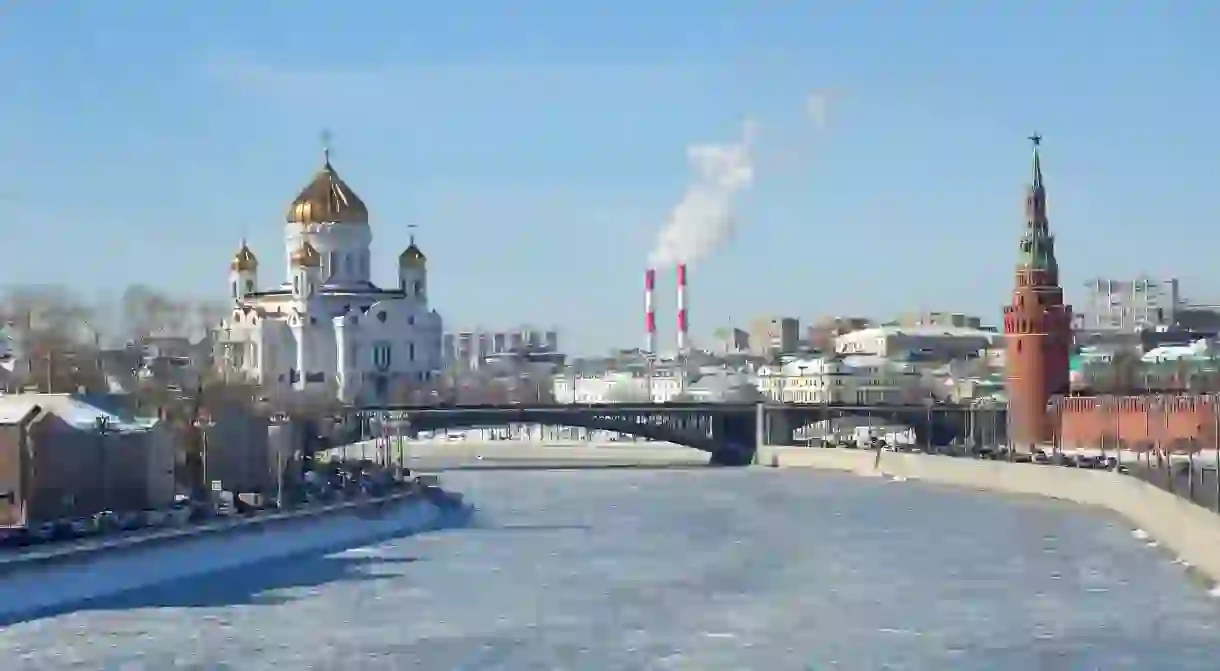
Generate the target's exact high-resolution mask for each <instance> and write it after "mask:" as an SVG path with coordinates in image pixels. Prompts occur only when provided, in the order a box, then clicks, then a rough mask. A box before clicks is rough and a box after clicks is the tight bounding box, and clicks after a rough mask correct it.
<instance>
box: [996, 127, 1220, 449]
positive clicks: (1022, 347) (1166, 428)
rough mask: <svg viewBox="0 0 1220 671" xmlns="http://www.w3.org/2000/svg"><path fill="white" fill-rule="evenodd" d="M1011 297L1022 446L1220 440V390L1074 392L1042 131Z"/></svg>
mask: <svg viewBox="0 0 1220 671" xmlns="http://www.w3.org/2000/svg"><path fill="white" fill-rule="evenodd" d="M1030 140H1032V141H1033V145H1034V146H1033V176H1032V179H1031V181H1030V184H1029V186H1028V188H1027V190H1026V197H1025V230H1024V233H1023V235H1022V236H1021V240H1020V243H1019V244H1020V246H1019V254H1018V260H1017V266H1016V273H1015V283H1014V284H1015V286H1014V288H1013V292H1012V299H1011V302H1010V303H1009V304H1008V305H1006V306H1004V335H1005V342H1006V347H1007V356H1006V360H1007V363H1006V365H1007V371H1006V376H1005V377H1006V379H1005V386H1006V389H1007V392H1008V411H1009V422H1010V425H1009V435H1010V436H1011V437H1012V440H1013V444H1014V445H1015V446H1016V447H1017V449H1019V450H1031V451H1032V449H1033V448H1034V447H1035V446H1037V445H1053V446H1055V447H1060V448H1068V449H1074V448H1097V447H1106V448H1108V449H1114V448H1119V447H1121V448H1122V449H1129V450H1153V451H1156V452H1187V451H1190V450H1198V449H1204V448H1207V449H1211V448H1216V447H1220V445H1218V443H1217V438H1218V436H1220V412H1217V411H1218V410H1220V396H1217V395H1189V394H1182V395H1145V396H1115V397H1097V396H1090V397H1085V396H1069V395H1068V394H1069V391H1070V380H1069V371H1068V365H1069V364H1068V355H1069V352H1070V351H1071V347H1072V343H1073V334H1072V308H1071V306H1070V305H1065V304H1064V302H1063V289H1062V287H1061V286H1060V283H1059V263H1058V259H1057V258H1056V256H1055V237H1054V235H1052V234H1051V232H1050V224H1049V222H1048V220H1047V210H1046V189H1045V186H1044V184H1043V179H1042V161H1041V156H1040V155H1039V147H1040V144H1041V137H1040V136H1038V135H1034V136H1032V137H1031V138H1030Z"/></svg>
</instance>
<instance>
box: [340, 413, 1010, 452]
mask: <svg viewBox="0 0 1220 671" xmlns="http://www.w3.org/2000/svg"><path fill="white" fill-rule="evenodd" d="M354 412H355V413H356V414H357V415H364V416H369V415H372V416H376V415H377V414H379V413H392V414H393V415H394V416H395V417H396V418H397V419H399V420H405V421H406V422H407V423H408V426H409V429H408V430H409V431H410V432H411V433H416V432H418V431H435V430H437V429H464V428H479V427H488V426H504V425H507V424H542V425H547V426H571V427H581V428H584V429H589V430H594V431H613V432H617V433H624V434H630V435H635V436H639V437H641V438H647V439H650V440H656V441H664V442H669V443H676V444H679V445H686V446H688V447H693V448H695V449H698V450H703V451H704V452H708V453H710V454H711V462H712V463H714V464H720V465H746V464H749V463H751V462H752V461H753V459H754V452H755V448H756V447H757V446H758V445H759V444H760V443H762V444H768V445H793V444H796V442H797V441H796V439H795V438H794V435H793V431H794V430H795V429H796V428H798V427H801V426H806V425H809V424H813V423H815V422H822V421H825V420H834V419H839V418H843V417H849V416H850V417H860V416H865V417H873V418H877V419H880V420H883V421H885V422H887V423H893V424H902V425H906V426H911V427H913V428H914V429H915V432H916V435H917V438H918V440H919V441H920V442H921V443H927V444H931V445H946V444H949V443H950V442H953V441H954V440H955V439H964V438H965V437H966V436H967V433H968V432H970V431H972V430H973V431H977V428H976V427H977V422H976V421H974V413H975V412H976V411H975V410H973V409H971V408H970V407H968V406H962V405H955V404H930V405H929V404H918V405H850V404H821V405H779V404H764V403H651V404H650V403H638V404H630V403H626V404H617V403H616V404H610V403H601V404H591V405H582V404H563V405H557V404H549V405H542V404H540V405H516V404H514V405H462V406H410V405H384V406H365V407H362V408H360V409H359V410H356V411H354ZM992 412H993V413H994V412H995V411H992ZM1000 412H1002V411H1000ZM995 421H996V420H995V417H994V415H993V416H992V418H991V423H992V424H994V423H995Z"/></svg>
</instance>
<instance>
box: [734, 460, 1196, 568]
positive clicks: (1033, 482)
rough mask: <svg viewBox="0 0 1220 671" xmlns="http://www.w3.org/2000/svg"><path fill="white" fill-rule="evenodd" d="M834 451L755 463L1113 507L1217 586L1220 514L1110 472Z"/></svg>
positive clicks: (1125, 476)
mask: <svg viewBox="0 0 1220 671" xmlns="http://www.w3.org/2000/svg"><path fill="white" fill-rule="evenodd" d="M876 459H877V457H876V453H875V452H872V451H867V450H850V449H837V448H800V447H767V448H763V449H762V450H760V451H759V454H758V461H757V463H759V464H763V465H768V466H777V467H781V468H785V467H789V468H817V469H824V470H832V471H845V472H849V473H855V474H858V475H865V476H874V477H875V476H878V475H883V476H890V477H894V478H906V479H910V480H923V481H926V482H931V483H936V484H944V485H952V486H959V487H969V488H972V489H980V490H988V491H995V492H1006V493H1012V494H1031V495H1036V496H1046V497H1050V498H1055V499H1062V500H1066V501H1072V502H1074V503H1080V504H1084V505H1091V506H1099V507H1102V508H1108V509H1110V510H1113V511H1114V512H1117V513H1118V514H1120V515H1122V516H1123V517H1125V518H1127V519H1128V520H1129V521H1130V522H1131V523H1132V524H1133V525H1134V526H1135V527H1137V528H1139V529H1142V530H1143V531H1144V532H1146V533H1147V534H1148V535H1150V536H1151V537H1153V538H1155V539H1156V540H1157V541H1159V542H1160V543H1161V544H1162V545H1164V546H1165V547H1166V548H1168V549H1169V550H1171V551H1172V552H1174V553H1176V554H1177V555H1178V557H1180V558H1181V559H1182V560H1184V561H1186V562H1188V563H1190V564H1191V565H1193V566H1194V567H1195V568H1197V569H1198V570H1199V571H1200V572H1201V573H1203V574H1204V575H1206V576H1207V577H1208V578H1209V579H1211V580H1212V581H1215V582H1217V583H1220V515H1217V514H1216V513H1214V512H1212V511H1209V510H1207V509H1205V508H1202V507H1200V506H1197V505H1195V504H1193V503H1190V502H1189V501H1186V500H1184V499H1182V498H1179V497H1177V496H1174V495H1173V494H1170V493H1169V492H1166V491H1164V490H1162V489H1158V488H1157V487H1155V486H1153V485H1150V484H1148V483H1146V482H1143V481H1141V480H1138V479H1136V478H1133V477H1130V476H1127V475H1123V474H1120V473H1116V472H1113V471H1102V470H1090V469H1078V468H1064V467H1056V466H1043V465H1038V464H1013V463H1007V462H1002V461H984V460H976V459H962V458H954V457H947V456H934V455H924V454H903V453H893V452H886V453H883V454H882V456H881V460H880V463H879V465H878V466H877V467H876V468H874V463H875V462H876Z"/></svg>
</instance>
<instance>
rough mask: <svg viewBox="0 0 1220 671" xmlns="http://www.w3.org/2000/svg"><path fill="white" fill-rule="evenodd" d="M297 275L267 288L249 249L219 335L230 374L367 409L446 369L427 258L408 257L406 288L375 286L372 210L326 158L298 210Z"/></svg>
mask: <svg viewBox="0 0 1220 671" xmlns="http://www.w3.org/2000/svg"><path fill="white" fill-rule="evenodd" d="M284 242H285V244H284V268H285V270H286V271H287V276H286V278H285V280H284V282H283V283H282V284H280V285H279V286H277V287H274V288H260V285H259V277H258V271H259V262H258V258H257V257H256V256H255V255H254V252H253V251H252V250H251V249H250V248H249V247H248V246H247V245H246V243H245V241H243V242H242V245H241V248H240V249H238V250H237V254H236V255H234V257H233V260H232V263H231V264H230V266H229V293H230V296H231V298H232V300H233V310H232V312H231V313H230V314H229V315H228V316H227V317H226V318H225V320H224V321H223V322H222V324H221V326H220V328H219V331H218V333H217V334H216V343H217V352H216V353H217V362H218V363H219V365H220V366H221V367H222V372H224V373H225V374H226V375H233V376H236V377H237V378H238V379H242V380H245V381H249V382H253V383H256V384H259V385H261V386H263V387H264V388H265V389H266V391H267V393H268V394H271V395H273V394H275V393H276V392H279V391H287V390H297V391H307V392H316V393H323V394H327V395H331V396H335V397H337V398H338V399H339V400H341V401H343V402H345V403H354V404H357V405H368V404H380V403H387V402H391V401H393V400H395V398H399V397H401V395H402V394H409V393H411V391H412V390H413V389H419V388H421V387H423V386H424V385H425V384H426V383H427V382H428V381H429V380H431V379H433V378H434V377H436V376H437V375H438V374H439V371H440V368H441V330H442V325H441V317H440V315H439V314H437V312H436V311H435V310H432V309H430V308H429V307H428V271H427V259H426V258H425V257H424V254H423V252H422V251H421V250H420V248H419V247H418V246H417V245H416V244H415V238H414V236H412V238H411V244H410V246H408V247H407V249H406V250H405V251H403V253H402V254H401V255H400V256H399V257H398V284H397V286H395V287H393V288H381V287H378V286H377V285H375V284H373V282H372V280H371V275H370V273H371V268H370V265H371V264H370V254H369V251H370V248H371V245H372V242H373V231H372V228H370V227H369V212H368V208H367V207H365V204H364V202H363V201H361V200H360V198H359V196H357V195H356V194H355V192H354V191H352V189H351V187H349V186H348V185H347V183H346V182H344V181H343V179H342V178H340V177H339V174H338V173H337V172H336V171H335V169H334V167H333V166H332V165H331V162H330V154H329V152H325V155H324V160H323V165H322V169H321V170H319V171H318V173H317V174H316V175H315V176H314V178H313V180H312V181H310V182H309V184H308V185H306V187H305V188H304V190H302V191H301V193H300V195H298V196H297V197H296V200H294V201H292V205H291V206H289V208H288V214H287V217H286V225H285V227H284Z"/></svg>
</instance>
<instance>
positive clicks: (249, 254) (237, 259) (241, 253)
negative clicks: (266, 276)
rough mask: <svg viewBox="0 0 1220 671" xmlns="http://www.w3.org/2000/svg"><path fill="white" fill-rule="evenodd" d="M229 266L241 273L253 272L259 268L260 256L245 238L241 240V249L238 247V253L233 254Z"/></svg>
mask: <svg viewBox="0 0 1220 671" xmlns="http://www.w3.org/2000/svg"><path fill="white" fill-rule="evenodd" d="M229 268H231V269H233V270H235V271H237V272H239V273H252V272H254V271H256V270H258V257H257V256H255V255H254V252H253V251H251V250H250V246H249V245H247V244H246V241H245V239H244V238H243V239H242V241H241V249H238V250H237V253H236V254H234V255H233V261H232V262H230V263H229Z"/></svg>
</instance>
